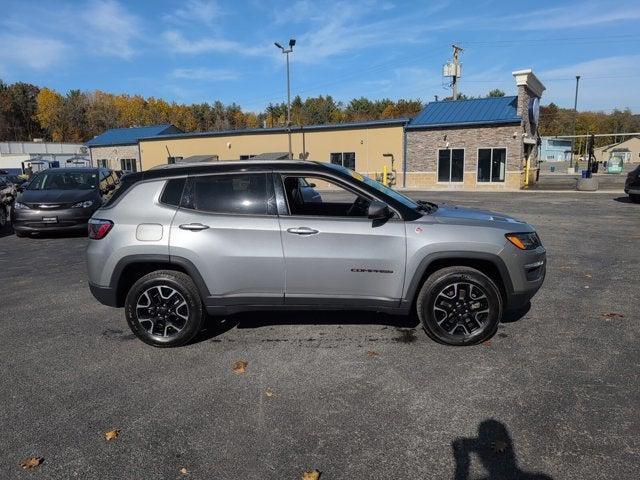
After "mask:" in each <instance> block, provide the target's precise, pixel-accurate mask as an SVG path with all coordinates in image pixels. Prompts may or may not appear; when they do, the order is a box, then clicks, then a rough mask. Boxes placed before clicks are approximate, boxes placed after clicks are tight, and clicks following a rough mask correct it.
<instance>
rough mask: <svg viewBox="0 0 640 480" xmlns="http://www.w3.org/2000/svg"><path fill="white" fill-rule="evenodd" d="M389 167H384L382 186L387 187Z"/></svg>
mask: <svg viewBox="0 0 640 480" xmlns="http://www.w3.org/2000/svg"><path fill="white" fill-rule="evenodd" d="M387 183H388V182H387V166H386V165H385V166H384V167H382V184H383V185H384V186H385V187H387V186H388V185H387Z"/></svg>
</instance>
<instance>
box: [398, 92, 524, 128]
mask: <svg viewBox="0 0 640 480" xmlns="http://www.w3.org/2000/svg"><path fill="white" fill-rule="evenodd" d="M520 120H521V118H520V117H519V116H518V97H517V96H513V97H487V98H476V99H472V100H456V101H455V102H454V101H442V102H431V103H429V104H427V106H426V107H424V109H423V110H422V111H421V112H420V113H419V114H418V115H416V116H415V117H414V119H413V120H411V122H409V125H408V126H407V128H429V127H441V126H453V125H477V124H496V123H516V122H520Z"/></svg>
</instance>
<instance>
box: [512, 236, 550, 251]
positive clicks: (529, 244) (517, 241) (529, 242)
mask: <svg viewBox="0 0 640 480" xmlns="http://www.w3.org/2000/svg"><path fill="white" fill-rule="evenodd" d="M505 237H507V240H509V241H510V242H511V243H513V244H514V245H515V246H516V247H518V248H519V249H520V250H534V249H536V248H538V247H539V246H540V245H542V242H541V241H540V237H538V234H537V233H536V232H529V233H507V234H506V235H505Z"/></svg>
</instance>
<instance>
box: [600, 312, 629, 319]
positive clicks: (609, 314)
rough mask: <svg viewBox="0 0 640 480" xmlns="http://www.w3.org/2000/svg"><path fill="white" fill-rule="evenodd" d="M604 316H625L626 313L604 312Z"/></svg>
mask: <svg viewBox="0 0 640 480" xmlns="http://www.w3.org/2000/svg"><path fill="white" fill-rule="evenodd" d="M602 316H603V317H604V318H624V315H623V314H621V313H615V312H607V313H603V314H602Z"/></svg>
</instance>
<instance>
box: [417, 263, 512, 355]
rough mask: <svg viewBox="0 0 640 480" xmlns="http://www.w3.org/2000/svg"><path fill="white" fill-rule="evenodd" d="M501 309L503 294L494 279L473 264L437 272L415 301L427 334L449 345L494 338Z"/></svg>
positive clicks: (469, 343)
mask: <svg viewBox="0 0 640 480" xmlns="http://www.w3.org/2000/svg"><path fill="white" fill-rule="evenodd" d="M502 309H503V306H502V297H501V296H500V291H499V290H498V287H497V286H496V284H495V283H494V282H493V280H491V279H490V278H489V277H488V276H486V275H485V274H483V273H482V272H480V271H478V270H476V269H474V268H470V267H448V268H443V269H442V270H438V271H436V272H434V273H433V274H431V276H429V278H428V279H427V280H426V281H425V282H424V284H423V285H422V289H421V290H420V293H419V294H418V299H417V301H416V310H417V313H418V317H419V318H420V321H421V322H422V326H423V327H424V330H425V332H426V333H427V335H429V336H430V337H431V338H432V339H434V340H436V341H437V342H440V343H444V344H446V345H473V344H476V343H480V342H483V341H485V340H486V339H488V338H490V337H492V336H493V335H494V334H495V332H496V330H497V329H498V324H499V323H500V319H501V318H502Z"/></svg>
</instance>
